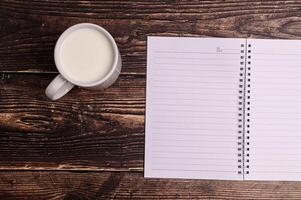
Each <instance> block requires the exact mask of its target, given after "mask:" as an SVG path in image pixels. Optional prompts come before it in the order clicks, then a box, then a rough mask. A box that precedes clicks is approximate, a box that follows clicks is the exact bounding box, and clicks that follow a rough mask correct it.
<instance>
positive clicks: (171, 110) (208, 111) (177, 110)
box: [154, 109, 301, 114]
mask: <svg viewBox="0 0 301 200" xmlns="http://www.w3.org/2000/svg"><path fill="white" fill-rule="evenodd" d="M154 111H162V112H164V111H170V112H186V113H187V112H188V113H189V112H191V113H193V112H197V113H199V112H202V113H228V114H233V112H232V111H222V110H218V111H211V110H206V111H205V110H203V111H201V110H179V109H154ZM300 114H301V113H300Z"/></svg>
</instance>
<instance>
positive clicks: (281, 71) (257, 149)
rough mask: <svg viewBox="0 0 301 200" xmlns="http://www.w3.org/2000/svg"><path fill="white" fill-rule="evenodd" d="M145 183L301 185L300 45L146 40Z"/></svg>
mask: <svg viewBox="0 0 301 200" xmlns="http://www.w3.org/2000/svg"><path fill="white" fill-rule="evenodd" d="M146 96H147V97H146V98H147V99H146V100H147V101H146V139H145V140H146V146H145V177H162V178H164V177H165V178H201V179H232V180H301V41H299V40H264V39H230V38H228V39H225V38H176V37H148V50H147V90H146Z"/></svg>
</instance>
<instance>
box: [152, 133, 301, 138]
mask: <svg viewBox="0 0 301 200" xmlns="http://www.w3.org/2000/svg"><path fill="white" fill-rule="evenodd" d="M154 135H161V136H164V135H174V136H177V135H181V136H183V135H185V136H191V137H193V136H199V137H220V138H223V137H230V138H233V137H237V134H235V135H215V134H202V135H200V134H191V133H188V134H187V133H185V134H183V133H158V132H155V133H154ZM300 137H301V136H300Z"/></svg>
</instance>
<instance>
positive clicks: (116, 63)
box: [45, 23, 121, 100]
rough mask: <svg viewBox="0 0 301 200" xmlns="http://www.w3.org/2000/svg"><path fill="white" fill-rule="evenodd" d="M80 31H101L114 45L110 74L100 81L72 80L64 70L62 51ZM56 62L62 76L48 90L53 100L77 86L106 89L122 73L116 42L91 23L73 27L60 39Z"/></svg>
mask: <svg viewBox="0 0 301 200" xmlns="http://www.w3.org/2000/svg"><path fill="white" fill-rule="evenodd" d="M79 29H91V30H96V31H99V32H100V33H101V34H103V35H104V36H105V37H106V38H107V40H108V41H109V43H110V44H111V45H112V51H113V52H112V54H113V60H112V66H111V67H110V70H109V72H108V73H107V74H106V75H105V76H104V77H101V78H99V79H98V80H94V81H93V82H88V83H83V82H79V81H76V80H74V79H72V77H70V76H69V75H68V73H66V70H64V67H65V68H66V66H64V65H63V63H62V57H61V53H62V52H61V51H62V46H63V44H64V42H65V40H66V38H67V37H68V36H69V35H70V34H71V33H73V32H74V31H77V30H79ZM84 39H85V38H83V40H84ZM54 60H55V64H56V67H57V69H58V71H59V73H60V74H59V75H58V76H57V77H56V78H55V79H53V80H52V82H51V83H50V84H49V85H48V87H47V88H46V91H45V93H46V95H47V97H49V98H50V99H51V100H56V99H59V98H61V97H62V96H64V95H65V94H67V93H68V92H69V91H70V90H71V89H72V88H73V87H74V86H75V85H77V86H79V87H83V88H87V89H105V88H107V87H109V86H110V85H112V84H113V83H114V82H115V81H116V80H117V78H118V76H119V74H120V71H121V57H120V53H119V50H118V47H117V45H116V43H115V40H114V39H113V37H112V36H111V35H110V33H109V32H108V31H106V30H105V29H104V28H102V27H100V26H98V25H95V24H90V23H82V24H76V25H74V26H71V27H70V28H68V29H67V30H66V31H65V32H64V33H63V34H62V35H61V36H60V37H59V39H58V41H57V43H56V45H55V49H54ZM100 67H101V66H100Z"/></svg>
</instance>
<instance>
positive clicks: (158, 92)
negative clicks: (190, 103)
mask: <svg viewBox="0 0 301 200" xmlns="http://www.w3.org/2000/svg"><path fill="white" fill-rule="evenodd" d="M153 94H185V95H186V94H187V95H193V94H198V95H202V96H208V95H214V96H230V97H233V94H229V93H208V92H207V91H206V93H201V92H200V91H199V92H184V91H182V92H177V91H174V92H171V91H169V92H167V91H166V92H162V91H154V92H153ZM300 96H301V95H300ZM237 98H238V95H237Z"/></svg>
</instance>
